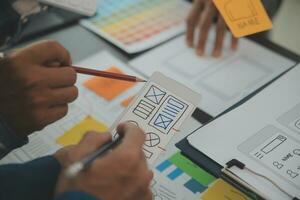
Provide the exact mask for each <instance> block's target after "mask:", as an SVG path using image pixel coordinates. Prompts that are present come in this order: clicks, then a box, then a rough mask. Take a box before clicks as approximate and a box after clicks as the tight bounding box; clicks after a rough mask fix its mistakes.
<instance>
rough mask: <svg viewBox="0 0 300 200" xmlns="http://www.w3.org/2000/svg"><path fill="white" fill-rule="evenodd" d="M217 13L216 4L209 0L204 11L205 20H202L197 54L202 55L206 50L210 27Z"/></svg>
mask: <svg viewBox="0 0 300 200" xmlns="http://www.w3.org/2000/svg"><path fill="white" fill-rule="evenodd" d="M215 14H216V8H215V6H214V4H213V3H212V2H211V1H209V2H208V3H207V4H206V7H205V10H204V12H203V16H202V18H203V20H202V21H201V22H200V23H201V25H200V27H199V28H200V38H199V41H198V45H197V54H198V55H199V56H202V55H203V54H204V50H205V45H206V41H207V37H208V33H209V28H210V26H211V24H212V18H213V16H214V15H215Z"/></svg>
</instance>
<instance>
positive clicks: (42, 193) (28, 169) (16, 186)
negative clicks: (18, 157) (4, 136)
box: [0, 156, 61, 200]
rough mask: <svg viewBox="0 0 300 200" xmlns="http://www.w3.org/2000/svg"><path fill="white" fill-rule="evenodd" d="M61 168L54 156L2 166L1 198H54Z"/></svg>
mask: <svg viewBox="0 0 300 200" xmlns="http://www.w3.org/2000/svg"><path fill="white" fill-rule="evenodd" d="M60 170H61V166H60V164H59V162H58V161H57V160H56V159H55V158H54V157H52V156H47V157H44V158H39V159H36V160H33V161H31V162H28V163H25V164H10V165H3V166H0V188H1V189H0V200H53V198H54V196H53V194H54V190H55V186H56V182H57V180H58V176H59V173H60Z"/></svg>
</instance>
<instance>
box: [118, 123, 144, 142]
mask: <svg viewBox="0 0 300 200" xmlns="http://www.w3.org/2000/svg"><path fill="white" fill-rule="evenodd" d="M117 131H118V133H119V134H121V135H123V137H124V138H123V143H122V145H121V146H123V148H129V147H134V148H141V147H142V146H143V144H144V141H145V134H144V132H143V131H142V130H141V129H140V128H139V127H137V126H136V125H135V124H133V123H123V124H120V125H119V126H118V127H117Z"/></svg>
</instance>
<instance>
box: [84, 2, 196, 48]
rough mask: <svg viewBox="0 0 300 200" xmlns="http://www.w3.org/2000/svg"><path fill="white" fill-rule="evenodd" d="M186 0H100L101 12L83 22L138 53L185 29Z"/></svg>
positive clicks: (187, 10) (188, 4) (122, 46)
mask: <svg viewBox="0 0 300 200" xmlns="http://www.w3.org/2000/svg"><path fill="white" fill-rule="evenodd" d="M189 9H190V3H188V2H186V1H184V0H151V1H149V0H102V1H101V0H99V1H98V9H97V15H96V16H95V17H93V18H91V19H87V20H82V21H81V24H82V25H83V26H84V27H86V28H88V29H90V30H92V31H93V32H95V33H97V34H99V35H100V36H102V37H104V38H105V39H107V40H108V41H110V42H112V43H113V44H115V45H116V46H118V47H120V48H121V49H123V50H124V51H126V52H127V53H137V52H139V51H143V50H146V49H149V48H151V47H153V46H155V45H157V44H159V43H161V42H164V41H166V40H168V39H170V38H172V37H174V36H176V35H178V34H180V33H182V32H184V30H185V18H186V17H187V15H188V13H189Z"/></svg>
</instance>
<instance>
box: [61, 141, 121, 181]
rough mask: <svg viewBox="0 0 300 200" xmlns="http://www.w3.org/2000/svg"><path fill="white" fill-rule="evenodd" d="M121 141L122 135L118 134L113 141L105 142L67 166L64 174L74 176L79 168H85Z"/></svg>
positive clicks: (69, 176)
mask: <svg viewBox="0 0 300 200" xmlns="http://www.w3.org/2000/svg"><path fill="white" fill-rule="evenodd" d="M121 142H122V137H121V136H120V137H118V138H117V139H115V140H114V141H111V142H108V143H106V144H105V145H103V146H102V147H101V148H100V149H98V150H97V151H95V152H94V153H92V154H90V155H88V156H86V157H85V158H83V159H82V160H81V161H78V162H75V163H73V164H72V165H71V166H69V167H68V168H67V170H66V176H67V177H68V178H73V177H75V176H76V175H77V174H78V173H79V172H80V171H81V170H83V169H86V168H87V167H88V166H90V165H91V164H92V162H93V161H94V160H96V159H97V158H99V157H101V156H103V155H105V154H106V153H107V152H108V151H109V150H112V149H114V148H116V147H117V146H118V145H119V144H120V143H121Z"/></svg>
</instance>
